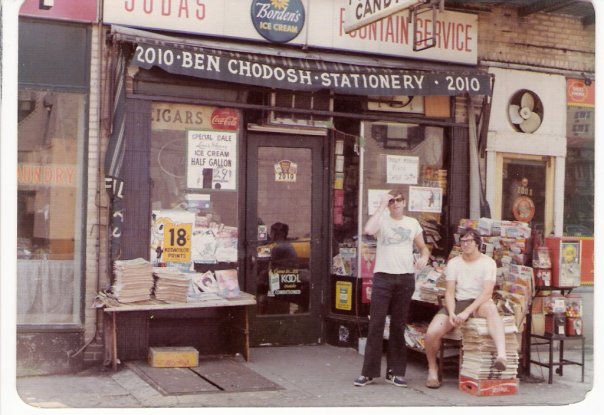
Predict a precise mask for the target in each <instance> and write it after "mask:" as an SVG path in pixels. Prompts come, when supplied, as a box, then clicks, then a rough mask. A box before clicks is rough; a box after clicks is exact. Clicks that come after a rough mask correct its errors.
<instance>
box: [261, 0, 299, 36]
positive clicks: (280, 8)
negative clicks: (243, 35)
mask: <svg viewBox="0 0 604 415" xmlns="http://www.w3.org/2000/svg"><path fill="white" fill-rule="evenodd" d="M305 19H306V14H305V12H304V5H303V4H302V2H301V1H300V0H254V1H252V23H253V24H254V27H255V28H256V31H257V32H258V33H259V34H260V35H261V36H262V37H263V38H265V39H266V40H268V41H270V42H278V43H284V42H289V41H290V40H292V39H294V38H295V37H296V36H298V35H299V34H300V32H301V31H302V28H303V27H304V21H305Z"/></svg>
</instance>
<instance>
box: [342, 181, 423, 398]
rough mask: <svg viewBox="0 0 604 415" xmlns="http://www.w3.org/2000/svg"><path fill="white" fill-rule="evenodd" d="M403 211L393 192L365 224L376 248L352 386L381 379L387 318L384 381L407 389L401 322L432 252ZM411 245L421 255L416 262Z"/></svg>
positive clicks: (400, 196)
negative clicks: (362, 349)
mask: <svg viewBox="0 0 604 415" xmlns="http://www.w3.org/2000/svg"><path fill="white" fill-rule="evenodd" d="M405 206H406V201H405V198H404V196H403V193H402V191H399V190H391V191H390V192H388V193H385V194H383V195H382V196H381V199H380V205H379V207H378V209H377V211H376V212H375V214H374V215H373V216H371V218H369V220H368V221H367V223H366V225H365V233H366V234H368V235H375V236H376V239H377V247H376V257H375V268H374V274H373V286H372V294H371V306H370V310H369V314H370V319H369V330H368V334H367V345H366V347H365V357H364V362H363V369H362V371H361V376H359V377H358V378H357V379H356V380H355V381H354V385H355V386H365V385H368V384H370V383H373V381H374V380H375V378H377V377H380V375H381V363H382V345H383V339H384V327H385V321H386V316H387V314H388V313H390V337H389V339H388V350H387V355H386V362H387V367H386V382H388V383H391V384H393V385H395V386H399V387H407V382H406V380H405V372H406V369H407V347H406V346H405V336H404V330H405V322H406V320H407V315H408V312H409V306H410V304H411V296H412V295H413V292H414V290H415V270H416V269H422V268H424V267H425V266H426V264H427V263H428V259H429V257H430V250H429V249H428V247H427V246H426V244H425V243H424V237H423V230H422V228H421V226H420V224H419V222H418V221H417V220H416V219H415V218H412V217H409V216H405ZM386 210H388V214H386ZM414 244H415V246H416V248H417V249H418V251H419V252H420V254H421V256H420V257H419V258H418V259H417V261H416V262H415V263H414V257H413V245H414Z"/></svg>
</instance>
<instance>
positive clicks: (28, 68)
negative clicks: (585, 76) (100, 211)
mask: <svg viewBox="0 0 604 415" xmlns="http://www.w3.org/2000/svg"><path fill="white" fill-rule="evenodd" d="M96 21H97V2H96V1H82V2H80V3H79V6H78V7H75V8H74V7H68V6H67V5H65V4H62V5H57V7H43V5H42V4H41V2H38V1H25V2H23V5H22V7H21V10H20V17H19V46H20V47H19V72H18V74H19V91H18V145H17V147H18V162H17V202H16V204H17V279H16V281H17V360H18V362H19V371H20V373H23V374H36V373H44V372H47V371H49V372H62V371H69V370H74V369H75V368H78V367H80V366H79V364H78V360H77V359H71V358H69V357H68V358H65V356H66V352H67V356H69V355H70V354H75V352H76V351H77V350H78V349H79V348H80V347H81V346H82V344H84V343H85V329H84V322H85V320H86V319H87V316H86V314H87V313H86V307H85V303H84V299H85V292H86V286H85V284H86V283H85V281H86V278H85V275H86V266H87V265H86V258H87V255H86V239H87V236H88V234H87V232H86V230H87V223H88V220H89V219H90V218H88V217H87V211H88V209H87V194H88V191H89V183H88V181H87V179H88V169H89V160H88V158H89V157H88V156H89V145H88V144H89V132H90V128H89V127H90V112H91V108H92V110H93V111H94V108H95V105H94V104H92V105H91V88H90V83H91V61H92V50H91V45H92V42H93V41H92V39H93V34H92V33H93V25H94V24H95V23H96ZM93 164H94V162H93ZM93 188H94V185H93ZM93 220H94V218H93ZM92 258H94V256H92ZM88 317H89V316H88ZM49 344H51V345H52V347H47V345H49ZM40 350H43V352H40Z"/></svg>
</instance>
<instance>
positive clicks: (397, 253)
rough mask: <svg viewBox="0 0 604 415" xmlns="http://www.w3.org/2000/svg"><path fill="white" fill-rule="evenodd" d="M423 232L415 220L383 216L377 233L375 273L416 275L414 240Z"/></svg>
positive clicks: (388, 215)
mask: <svg viewBox="0 0 604 415" xmlns="http://www.w3.org/2000/svg"><path fill="white" fill-rule="evenodd" d="M422 232H423V231H422V227H421V225H420V224H419V222H418V221H417V219H415V218H411V217H408V216H403V218H402V219H393V218H392V216H390V212H387V213H386V214H384V215H382V216H381V217H380V228H379V230H378V231H377V233H376V238H377V249H376V254H375V268H374V269H373V272H385V273H388V274H412V273H414V272H415V267H414V264H413V240H414V239H415V237H416V236H417V235H419V234H420V233H422Z"/></svg>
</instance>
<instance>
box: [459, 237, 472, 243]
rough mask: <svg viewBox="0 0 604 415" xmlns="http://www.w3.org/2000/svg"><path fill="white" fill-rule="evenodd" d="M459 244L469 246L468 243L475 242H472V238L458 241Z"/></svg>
mask: <svg viewBox="0 0 604 415" xmlns="http://www.w3.org/2000/svg"><path fill="white" fill-rule="evenodd" d="M459 242H460V243H461V244H469V243H472V242H475V241H474V238H467V239H460V240H459Z"/></svg>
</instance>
